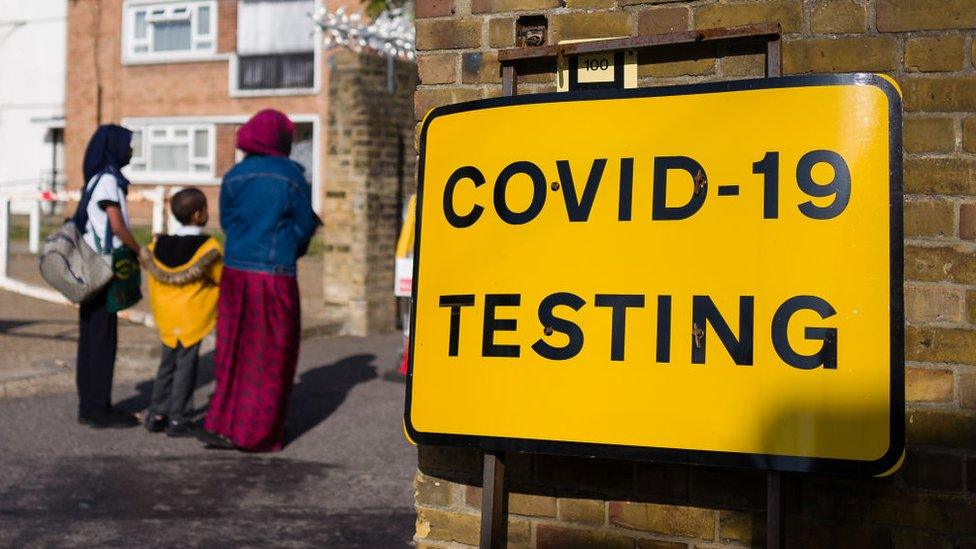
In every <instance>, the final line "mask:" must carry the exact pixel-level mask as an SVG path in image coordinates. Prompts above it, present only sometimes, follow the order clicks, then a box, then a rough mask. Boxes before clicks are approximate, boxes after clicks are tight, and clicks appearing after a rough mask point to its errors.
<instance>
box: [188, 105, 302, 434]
mask: <svg viewBox="0 0 976 549" xmlns="http://www.w3.org/2000/svg"><path fill="white" fill-rule="evenodd" d="M294 134H295V125H294V124H293V123H292V121H291V120H289V119H288V117H287V116H285V115H284V114H282V113H281V112H278V111H275V110H270V109H269V110H263V111H261V112H259V113H257V114H256V115H254V116H253V117H252V118H251V119H250V120H249V121H248V122H247V123H246V124H244V125H243V126H241V128H240V129H239V130H238V132H237V148H239V149H241V150H242V151H244V152H245V153H247V156H246V157H245V158H244V160H242V161H241V162H240V163H238V164H237V165H236V166H234V167H233V168H232V169H231V170H230V171H229V172H227V175H225V176H224V180H223V183H222V184H221V186H220V225H221V227H222V228H223V230H224V232H225V233H226V235H227V241H226V243H225V245H224V273H223V277H222V278H221V281H220V298H219V300H218V303H217V351H216V356H215V358H214V375H215V378H216V385H217V386H216V389H215V391H214V396H213V400H212V401H211V403H210V409H209V411H208V412H207V419H206V421H205V423H204V427H205V429H206V433H205V437H206V439H207V441H208V443H209V445H210V446H217V447H236V448H238V449H241V450H248V451H275V450H280V449H281V446H282V441H283V438H284V427H285V417H286V415H287V413H288V398H289V395H290V393H291V388H292V382H293V379H294V376H295V367H296V364H297V362H298V346H299V339H300V338H299V334H300V331H301V326H300V323H301V306H300V302H299V294H298V282H297V279H296V277H295V274H296V271H295V262H296V260H297V259H298V258H299V257H301V256H302V255H304V254H305V252H306V251H307V250H308V244H309V241H310V240H311V238H312V235H313V234H314V233H315V230H316V228H317V227H318V226H319V225H321V221H320V220H319V218H318V217H317V216H316V215H315V212H314V211H312V201H311V192H310V188H309V184H308V182H307V181H306V180H305V175H304V169H303V168H302V167H301V166H300V165H299V164H297V163H295V162H294V161H292V160H290V159H289V158H288V155H289V154H290V152H291V143H292V139H293V138H294Z"/></svg>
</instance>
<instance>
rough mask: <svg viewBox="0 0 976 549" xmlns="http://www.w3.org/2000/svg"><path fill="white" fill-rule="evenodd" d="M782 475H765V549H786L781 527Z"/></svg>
mask: <svg viewBox="0 0 976 549" xmlns="http://www.w3.org/2000/svg"><path fill="white" fill-rule="evenodd" d="M783 514H784V513H783V473H779V472H774V471H770V472H769V473H766V549H783V547H786V536H785V533H786V529H785V528H784V527H783Z"/></svg>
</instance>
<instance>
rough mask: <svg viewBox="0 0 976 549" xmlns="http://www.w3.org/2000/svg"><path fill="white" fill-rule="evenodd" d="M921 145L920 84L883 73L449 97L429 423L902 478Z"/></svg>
mask: <svg viewBox="0 0 976 549" xmlns="http://www.w3.org/2000/svg"><path fill="white" fill-rule="evenodd" d="M529 126H531V127H532V128H533V130H532V131H521V129H524V128H526V127H529ZM900 151H901V99H900V96H899V92H898V91H897V89H896V87H895V85H894V84H893V83H892V82H890V81H889V80H887V79H886V78H885V77H882V76H878V75H870V74H856V75H825V76H806V77H787V78H776V79H764V80H751V81H736V82H726V83H717V84H703V85H697V86H686V87H676V88H651V89H640V90H606V91H588V92H586V94H585V95H575V94H547V95H529V96H518V97H506V98H498V99H490V100H483V101H475V102H471V103H463V104H459V105H450V106H447V107H442V108H440V109H436V110H434V111H432V112H431V114H430V115H429V116H428V117H427V119H426V120H425V122H424V125H423V133H422V136H421V173H420V178H421V179H420V198H419V201H418V227H417V241H416V249H415V257H416V258H417V263H416V266H415V270H414V314H415V317H414V319H413V322H414V326H413V330H412V333H413V334H414V337H413V339H412V349H411V351H410V358H411V366H410V368H411V369H410V380H409V387H408V396H407V409H406V417H405V419H406V429H407V432H408V434H409V435H410V437H411V438H412V439H413V440H415V441H418V442H421V443H428V444H464V445H478V446H481V447H484V448H486V449H495V450H521V451H526V450H529V451H539V452H550V453H566V454H579V455H604V456H613V457H623V458H638V459H657V460H664V461H677V462H692V463H701V464H712V465H732V466H752V467H761V468H766V469H775V470H784V471H809V472H819V473H849V474H874V475H877V474H883V473H884V472H886V471H887V470H889V469H891V468H892V467H894V466H895V465H896V464H897V463H898V460H899V458H900V457H901V455H902V451H903V446H904V385H903V369H904V366H903V364H904V358H903V349H902V340H903V320H902V319H903V304H902V252H901V246H902V244H901V242H902V229H901V223H902V214H901V211H902V186H901V156H900V154H901V153H900Z"/></svg>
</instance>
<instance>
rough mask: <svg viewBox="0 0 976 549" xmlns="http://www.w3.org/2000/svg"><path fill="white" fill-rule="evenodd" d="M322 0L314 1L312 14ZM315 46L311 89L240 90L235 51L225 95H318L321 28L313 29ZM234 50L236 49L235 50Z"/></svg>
mask: <svg viewBox="0 0 976 549" xmlns="http://www.w3.org/2000/svg"><path fill="white" fill-rule="evenodd" d="M322 5H323V4H322V0H315V5H314V9H313V10H312V12H313V13H315V12H317V11H318V10H319V8H321V7H322ZM314 32H315V40H314V41H313V44H314V45H315V47H314V49H313V50H312V53H313V54H314V56H315V61H314V63H315V66H314V67H313V76H312V87H311V88H270V89H266V90H242V89H240V87H238V82H239V80H238V74H239V71H240V62H241V61H240V56H239V55H238V54H237V52H236V51H235V52H234V53H233V54H232V55H231V56H230V70H229V71H227V72H228V77H229V78H228V82H227V93H228V94H229V95H230V96H231V97H282V96H288V95H318V93H319V92H320V91H322V28H321V27H319V26H318V25H315V27H314ZM235 49H236V48H235Z"/></svg>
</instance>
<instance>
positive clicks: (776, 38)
mask: <svg viewBox="0 0 976 549" xmlns="http://www.w3.org/2000/svg"><path fill="white" fill-rule="evenodd" d="M780 35H781V30H780V25H779V24H778V23H773V24H760V25H747V26H740V27H730V28H716V29H704V30H699V31H686V32H677V33H668V34H658V35H649V36H638V37H634V38H618V39H608V40H593V41H586V42H576V43H570V44H560V45H543V46H536V47H523V48H514V49H508V50H502V51H500V52H499V53H498V60H499V61H500V62H501V65H502V93H503V95H505V96H515V95H517V94H518V65H519V63H521V62H533V61H536V62H537V61H540V60H546V59H554V58H557V57H566V58H572V57H574V56H579V55H581V54H594V53H607V52H618V51H624V50H640V49H647V48H653V47H661V46H675V45H697V44H717V43H724V44H729V43H735V44H743V43H746V44H749V43H759V44H764V45H765V50H766V77H767V78H769V77H776V76H780V72H781V64H782V61H781V43H782V42H781V39H780ZM482 490H483V491H482V504H481V547H482V549H488V548H496V547H504V546H505V543H506V531H507V516H506V515H507V509H506V508H505V507H506V503H507V497H506V493H505V461H504V453H503V452H485V454H484V476H483V484H482ZM766 510H767V511H766V547H769V548H772V549H779V548H781V547H783V546H784V543H783V539H784V529H783V487H782V474H781V473H779V472H770V473H768V474H767V489H766Z"/></svg>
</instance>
